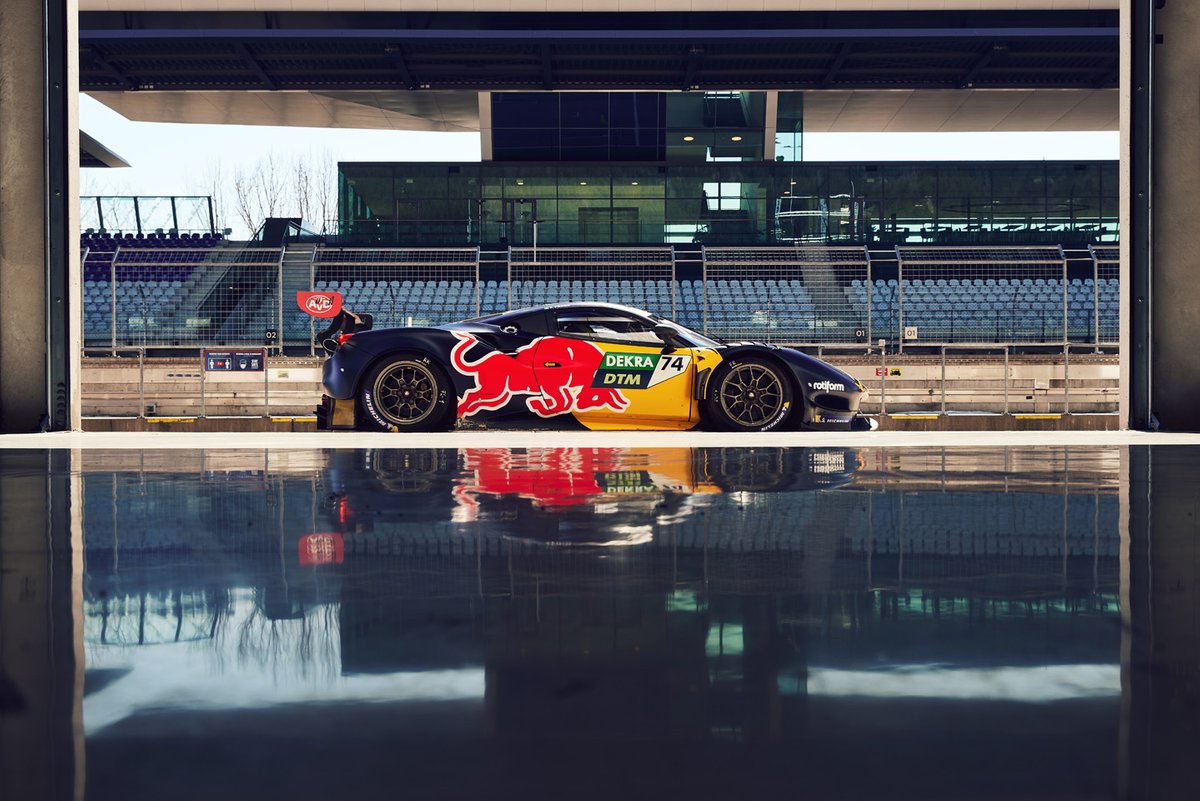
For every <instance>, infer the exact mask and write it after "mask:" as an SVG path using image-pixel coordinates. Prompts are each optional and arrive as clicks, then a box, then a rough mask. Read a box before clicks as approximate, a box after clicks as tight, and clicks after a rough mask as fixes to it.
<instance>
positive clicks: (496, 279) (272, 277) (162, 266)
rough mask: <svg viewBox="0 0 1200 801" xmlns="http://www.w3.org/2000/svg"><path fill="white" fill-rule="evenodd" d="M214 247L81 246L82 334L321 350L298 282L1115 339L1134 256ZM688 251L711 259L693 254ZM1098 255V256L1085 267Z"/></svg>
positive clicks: (943, 331) (405, 299) (830, 340)
mask: <svg viewBox="0 0 1200 801" xmlns="http://www.w3.org/2000/svg"><path fill="white" fill-rule="evenodd" d="M489 255H499V257H500V258H498V259H496V260H489V261H486V262H482V263H481V260H480V251H479V249H477V248H335V247H326V246H321V245H316V244H311V243H307V244H301V243H294V244H290V245H288V246H287V247H286V248H279V247H275V248H262V247H242V246H240V245H233V244H231V243H220V244H219V245H218V246H215V247H204V248H200V247H194V248H164V247H156V248H134V247H117V248H114V249H111V250H105V249H98V248H95V247H90V248H84V249H82V250H81V256H82V261H83V274H84V297H83V335H84V344H85V347H87V348H88V349H89V350H92V351H95V350H96V349H98V348H112V349H116V348H120V347H143V348H172V347H179V348H188V347H190V348H194V347H197V346H207V347H220V346H230V345H255V346H263V345H265V346H267V347H269V348H272V349H273V350H274V349H280V350H283V351H284V352H288V353H297V352H306V353H310V354H311V353H313V352H314V348H313V341H314V333H315V331H316V330H318V329H319V328H320V327H321V321H314V320H312V319H311V318H310V317H308V316H307V315H305V314H304V313H303V312H301V311H300V310H299V309H297V308H296V304H295V301H294V298H295V292H296V291H300V290H308V289H315V290H318V291H337V292H340V293H341V294H342V296H343V299H344V303H345V306H346V307H347V308H349V309H351V310H353V311H355V312H361V313H370V314H373V315H374V317H375V326H376V327H378V328H387V327H396V326H420V325H440V324H444V323H448V322H453V321H456V320H462V319H466V318H471V317H476V316H479V315H481V314H491V313H495V312H499V311H503V310H505V309H516V308H523V307H526V306H535V305H539V304H544V303H555V302H565V301H609V302H615V303H623V304H626V305H629V306H633V307H636V308H641V309H645V310H647V311H650V312H653V313H655V314H659V315H662V316H664V317H668V318H671V319H675V320H678V321H679V322H681V323H683V324H684V325H688V326H690V327H692V328H695V329H697V330H700V331H703V332H704V333H706V334H710V335H712V336H715V337H717V338H722V339H730V340H739V339H754V340H761V341H766V342H774V343H780V344H790V345H806V346H814V347H821V346H836V345H846V346H850V345H857V344H867V343H874V342H876V341H877V340H878V339H886V340H888V341H889V342H901V343H904V344H907V345H939V344H954V345H964V344H973V343H975V344H980V345H984V344H987V345H1014V346H1020V345H1038V344H1043V345H1057V346H1061V345H1064V344H1067V343H1069V344H1071V345H1080V344H1084V345H1094V346H1095V347H1097V348H1098V347H1101V346H1106V347H1112V346H1113V345H1115V343H1116V341H1117V331H1118V319H1119V316H1118V309H1119V287H1118V278H1119V250H1118V249H1117V248H1102V247H1095V248H1089V250H1088V253H1087V255H1086V256H1083V258H1082V260H1076V261H1073V262H1070V264H1071V265H1073V266H1072V267H1070V270H1069V269H1068V260H1067V259H1066V258H1065V257H1064V253H1063V251H1062V249H1061V248H1059V247H1057V246H1055V247H1000V248H994V247H993V248H983V247H970V248H954V247H931V246H910V247H905V246H900V247H897V248H896V249H895V251H894V260H893V254H892V251H888V252H887V253H886V254H883V255H884V256H886V258H882V257H877V254H876V255H873V254H870V253H868V251H867V250H866V249H865V248H863V247H828V246H822V245H818V246H793V247H772V248H767V247H707V248H703V249H701V250H700V251H699V252H698V253H696V254H693V253H690V252H688V253H676V252H675V251H674V250H673V249H672V248H670V247H656V248H584V247H557V246H552V247H538V248H533V247H512V248H510V249H509V250H507V251H506V252H500V253H499V254H489ZM688 256H699V258H698V259H697V258H692V259H689V258H688ZM1088 257H1090V259H1091V265H1090V267H1089V265H1088V261H1087V259H1088Z"/></svg>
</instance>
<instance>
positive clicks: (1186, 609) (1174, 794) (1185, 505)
mask: <svg viewBox="0 0 1200 801" xmlns="http://www.w3.org/2000/svg"><path fill="white" fill-rule="evenodd" d="M1128 464H1129V483H1128V486H1129V490H1128V498H1129V549H1128V570H1127V571H1126V570H1124V569H1123V571H1122V572H1123V574H1126V573H1127V575H1128V576H1129V579H1128V592H1127V593H1126V592H1125V591H1124V587H1123V592H1122V596H1123V597H1122V601H1123V602H1125V601H1126V598H1127V600H1128V603H1127V608H1128V618H1127V620H1128V624H1129V630H1128V631H1127V632H1126V639H1127V640H1128V641H1129V648H1128V656H1127V657H1125V656H1124V655H1123V661H1125V660H1127V664H1125V665H1123V669H1122V673H1123V676H1122V692H1123V694H1124V695H1125V699H1124V701H1125V702H1124V703H1123V704H1122V707H1123V714H1124V715H1125V718H1126V719H1125V720H1124V721H1123V723H1122V730H1123V733H1124V734H1123V736H1122V742H1121V749H1122V750H1121V752H1120V754H1119V758H1120V760H1121V763H1120V769H1121V774H1122V776H1123V777H1124V785H1125V786H1124V787H1123V788H1122V793H1121V794H1120V797H1121V798H1123V799H1128V800H1129V801H1173V800H1174V799H1179V801H1184V799H1188V800H1189V801H1190V799H1193V798H1195V797H1196V788H1197V787H1200V762H1198V761H1197V760H1196V754H1195V750H1196V749H1195V744H1196V740H1197V737H1198V736H1200V507H1198V506H1197V503H1196V484H1197V482H1200V463H1197V461H1196V460H1195V458H1194V457H1193V455H1192V454H1191V453H1190V450H1189V449H1187V448H1182V447H1164V446H1157V447H1147V446H1139V447H1135V448H1130V452H1129V460H1128ZM1123 584H1124V582H1123Z"/></svg>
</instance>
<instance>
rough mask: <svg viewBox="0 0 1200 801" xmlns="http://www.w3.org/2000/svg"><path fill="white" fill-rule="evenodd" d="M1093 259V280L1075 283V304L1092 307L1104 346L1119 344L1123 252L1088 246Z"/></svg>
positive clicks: (1096, 336)
mask: <svg viewBox="0 0 1200 801" xmlns="http://www.w3.org/2000/svg"><path fill="white" fill-rule="evenodd" d="M1088 252H1089V253H1090V254H1091V256H1092V265H1093V275H1094V277H1093V279H1092V280H1091V281H1083V282H1080V285H1079V286H1075V282H1074V281H1072V282H1071V283H1072V286H1071V291H1072V293H1073V296H1074V299H1073V301H1072V302H1077V303H1079V304H1080V307H1081V308H1086V304H1089V303H1090V304H1091V306H1092V309H1093V310H1094V312H1095V325H1094V327H1093V328H1092V331H1093V332H1094V334H1095V338H1096V339H1095V341H1096V344H1097V345H1098V346H1100V345H1110V346H1113V345H1116V344H1117V342H1118V340H1119V339H1120V337H1121V330H1120V329H1121V314H1120V311H1121V250H1120V248H1104V247H1096V246H1094V245H1089V246H1088Z"/></svg>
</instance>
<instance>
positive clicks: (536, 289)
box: [507, 247, 677, 318]
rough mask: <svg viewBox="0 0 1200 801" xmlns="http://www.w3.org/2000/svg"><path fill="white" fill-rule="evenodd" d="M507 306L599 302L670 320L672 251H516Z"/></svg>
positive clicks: (511, 258) (673, 291)
mask: <svg viewBox="0 0 1200 801" xmlns="http://www.w3.org/2000/svg"><path fill="white" fill-rule="evenodd" d="M508 277H509V280H508V284H507V288H508V295H507V306H508V308H510V309H519V308H523V307H525V306H537V305H540V304H543V303H562V302H567V301H599V302H608V303H623V304H625V305H627V306H634V307H636V308H639V309H645V310H646V311H649V312H653V313H654V314H659V315H662V316H664V317H670V318H674V317H675V314H676V303H677V296H676V290H677V287H676V282H675V261H674V251H673V249H672V248H669V247H662V248H613V249H604V248H566V247H548V248H546V247H542V248H532V247H528V248H525V247H514V248H511V249H510V250H509V256H508Z"/></svg>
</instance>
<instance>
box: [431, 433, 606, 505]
mask: <svg viewBox="0 0 1200 801" xmlns="http://www.w3.org/2000/svg"><path fill="white" fill-rule="evenodd" d="M461 453H462V455H463V470H464V471H465V472H464V474H463V476H462V477H461V478H459V479H458V481H457V482H456V483H455V487H454V489H453V490H452V491H451V495H452V496H453V497H454V500H455V503H457V504H458V506H459V507H461V508H462V509H463V510H464V511H462V512H460V513H459V514H458V516H457V517H456V519H457V520H459V521H460V522H463V521H467V520H475V519H476V510H477V509H478V507H479V498H480V496H484V495H488V496H495V497H500V496H504V495H516V496H518V497H520V498H527V499H529V500H531V501H533V505H534V506H536V507H539V508H555V507H571V506H579V505H583V504H587V503H590V502H591V501H592V500H593V499H594V498H595V497H596V496H597V495H600V494H602V493H603V492H604V488H603V487H602V486H601V485H600V483H599V481H598V478H597V476H598V475H601V474H603V473H605V472H606V471H614V470H617V469H619V465H620V460H621V455H622V453H623V451H622V450H621V449H619V448H586V449H585V448H531V449H529V450H528V451H526V452H516V451H512V450H509V449H507V448H466V449H464V450H463V451H462V452H461Z"/></svg>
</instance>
